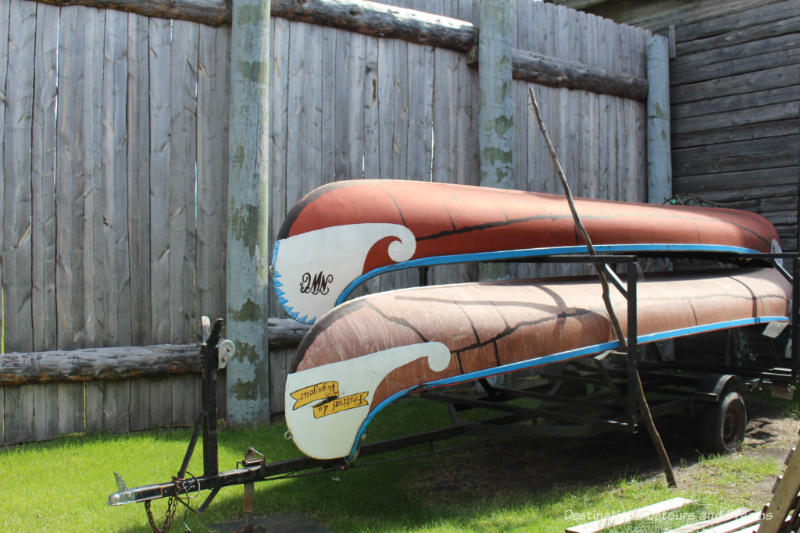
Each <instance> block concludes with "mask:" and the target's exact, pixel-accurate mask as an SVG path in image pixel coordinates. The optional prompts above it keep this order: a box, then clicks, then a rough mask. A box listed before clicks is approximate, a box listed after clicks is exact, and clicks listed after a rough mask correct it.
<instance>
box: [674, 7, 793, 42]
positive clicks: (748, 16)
mask: <svg viewBox="0 0 800 533" xmlns="http://www.w3.org/2000/svg"><path fill="white" fill-rule="evenodd" d="M716 4H717V9H719V10H720V12H718V13H716V14H715V16H713V17H710V18H695V20H694V21H692V22H689V23H687V24H681V25H680V27H679V28H678V33H677V40H678V42H679V43H680V42H682V41H695V40H699V39H703V38H705V37H708V36H714V35H719V34H720V28H725V29H727V30H728V31H731V30H738V29H742V28H747V27H749V26H752V25H753V24H754V23H778V22H780V21H781V20H784V19H785V18H786V14H787V13H793V12H797V9H798V8H800V2H798V1H797V0H787V1H782V2H776V1H766V2H765V1H762V2H748V3H747V5H746V6H745V8H744V9H731V7H730V6H728V5H727V2H724V1H718V2H716ZM793 10H794V11H793Z"/></svg>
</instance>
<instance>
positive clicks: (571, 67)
mask: <svg viewBox="0 0 800 533" xmlns="http://www.w3.org/2000/svg"><path fill="white" fill-rule="evenodd" d="M513 72H514V79H518V80H523V81H529V82H531V83H538V84H539V85H547V86H550V87H562V88H566V89H576V90H582V91H590V92H594V93H598V94H609V95H612V96H621V97H623V98H631V99H634V100H645V99H647V91H648V85H647V80H646V79H644V78H637V77H635V76H630V75H627V74H619V73H616V72H609V71H608V70H605V69H602V68H598V67H593V66H590V65H586V64H584V63H579V62H577V61H565V60H563V59H558V58H555V57H550V56H546V55H542V54H536V53H533V52H528V51H525V50H517V49H515V50H514V52H513Z"/></svg>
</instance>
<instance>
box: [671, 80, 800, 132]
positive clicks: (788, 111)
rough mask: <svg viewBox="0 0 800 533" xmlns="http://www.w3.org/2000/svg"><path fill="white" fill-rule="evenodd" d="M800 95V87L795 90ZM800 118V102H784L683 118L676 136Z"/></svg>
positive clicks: (677, 123)
mask: <svg viewBox="0 0 800 533" xmlns="http://www.w3.org/2000/svg"><path fill="white" fill-rule="evenodd" d="M794 89H795V90H796V91H797V94H800V87H795V88H794ZM798 116H800V102H798V101H797V100H795V101H793V102H782V103H778V104H771V105H757V106H753V107H751V108H749V109H740V110H737V111H736V112H731V111H723V112H719V113H709V114H706V115H700V116H697V117H681V118H680V120H676V121H675V122H676V124H675V129H673V132H674V133H675V134H681V133H687V132H699V131H709V130H715V129H723V128H732V127H737V126H743V125H747V124H757V123H767V122H773V121H780V120H792V119H794V120H796V119H797V117H798Z"/></svg>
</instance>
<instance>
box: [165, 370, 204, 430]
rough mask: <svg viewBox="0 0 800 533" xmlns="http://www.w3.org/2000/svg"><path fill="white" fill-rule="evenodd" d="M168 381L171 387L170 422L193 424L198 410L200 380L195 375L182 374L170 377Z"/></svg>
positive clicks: (181, 424) (177, 424) (180, 424)
mask: <svg viewBox="0 0 800 533" xmlns="http://www.w3.org/2000/svg"><path fill="white" fill-rule="evenodd" d="M169 383H170V388H171V389H172V424H173V425H176V426H186V425H192V424H194V422H195V420H196V419H197V413H198V412H199V411H200V403H201V402H200V380H199V379H198V377H197V376H191V375H183V376H173V377H171V378H170V379H169Z"/></svg>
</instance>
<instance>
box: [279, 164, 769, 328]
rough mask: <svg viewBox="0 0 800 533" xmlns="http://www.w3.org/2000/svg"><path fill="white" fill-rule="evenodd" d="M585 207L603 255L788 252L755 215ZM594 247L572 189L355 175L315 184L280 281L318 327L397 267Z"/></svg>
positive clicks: (291, 220)
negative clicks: (357, 287)
mask: <svg viewBox="0 0 800 533" xmlns="http://www.w3.org/2000/svg"><path fill="white" fill-rule="evenodd" d="M575 203H576V207H577V210H578V212H579V213H580V215H581V219H582V220H583V223H584V225H585V226H586V229H587V231H588V233H589V236H590V237H591V239H592V242H593V243H594V244H595V245H596V246H598V247H599V249H600V251H602V252H612V253H613V252H631V251H644V250H648V251H653V250H655V251H662V252H663V251H682V252H687V251H692V252H698V251H699V252H703V251H705V252H709V251H713V252H729V253H764V252H770V251H775V250H778V249H779V243H778V234H777V232H776V231H775V228H774V227H773V226H772V224H770V223H769V222H768V221H767V220H766V219H764V218H763V217H761V216H759V215H757V214H755V213H750V212H747V211H739V210H733V209H717V208H705V207H686V206H670V205H653V204H637V203H624V202H611V201H605V200H592V199H585V198H577V199H576V200H575ZM583 244H584V243H583V241H582V239H581V238H580V236H579V234H578V232H577V231H576V230H575V226H574V222H573V219H572V215H571V213H570V211H569V206H568V204H567V202H566V200H565V199H564V197H563V196H560V195H552V194H542V193H535V192H528V191H513V190H504V189H491V188H486V187H472V186H466V185H454V184H447V183H430V182H414V181H399V180H352V181H343V182H337V183H331V184H328V185H325V186H323V187H320V188H318V189H316V190H314V191H312V192H311V193H309V194H308V195H306V196H305V197H304V198H303V199H301V200H300V202H299V203H298V204H297V205H296V206H294V207H293V208H292V209H291V211H290V212H289V214H288V215H287V217H286V219H285V221H284V223H283V225H282V227H281V229H280V232H279V235H278V241H277V243H276V245H275V251H274V257H273V267H274V271H275V278H274V279H275V288H276V291H277V294H278V295H279V297H280V299H281V303H282V304H283V306H284V309H285V310H286V311H287V312H288V313H289V315H290V316H292V317H293V318H295V319H297V320H299V321H301V322H306V323H313V322H314V321H315V320H316V319H317V318H318V317H320V316H322V315H323V314H324V313H325V312H327V311H328V310H329V309H331V308H333V307H334V306H335V305H336V304H337V303H338V302H341V301H343V300H344V299H345V298H346V297H347V295H348V294H349V292H350V291H351V290H352V289H353V283H359V282H361V281H363V279H365V276H366V277H369V276H372V275H376V273H378V272H381V271H383V270H385V269H387V268H391V269H395V268H405V267H406V265H408V266H411V265H415V266H422V265H429V264H439V263H441V262H458V261H487V260H492V259H498V258H499V259H507V258H509V257H512V256H513V257H517V258H518V257H533V256H537V255H548V254H552V253H579V252H582V251H584V247H583ZM512 251H513V253H512V254H511V255H510V256H509V255H508V253H509V252H512ZM503 253H505V254H507V255H506V256H503V257H498V256H497V254H503ZM487 254H488V255H487ZM514 254H516V255H514Z"/></svg>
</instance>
